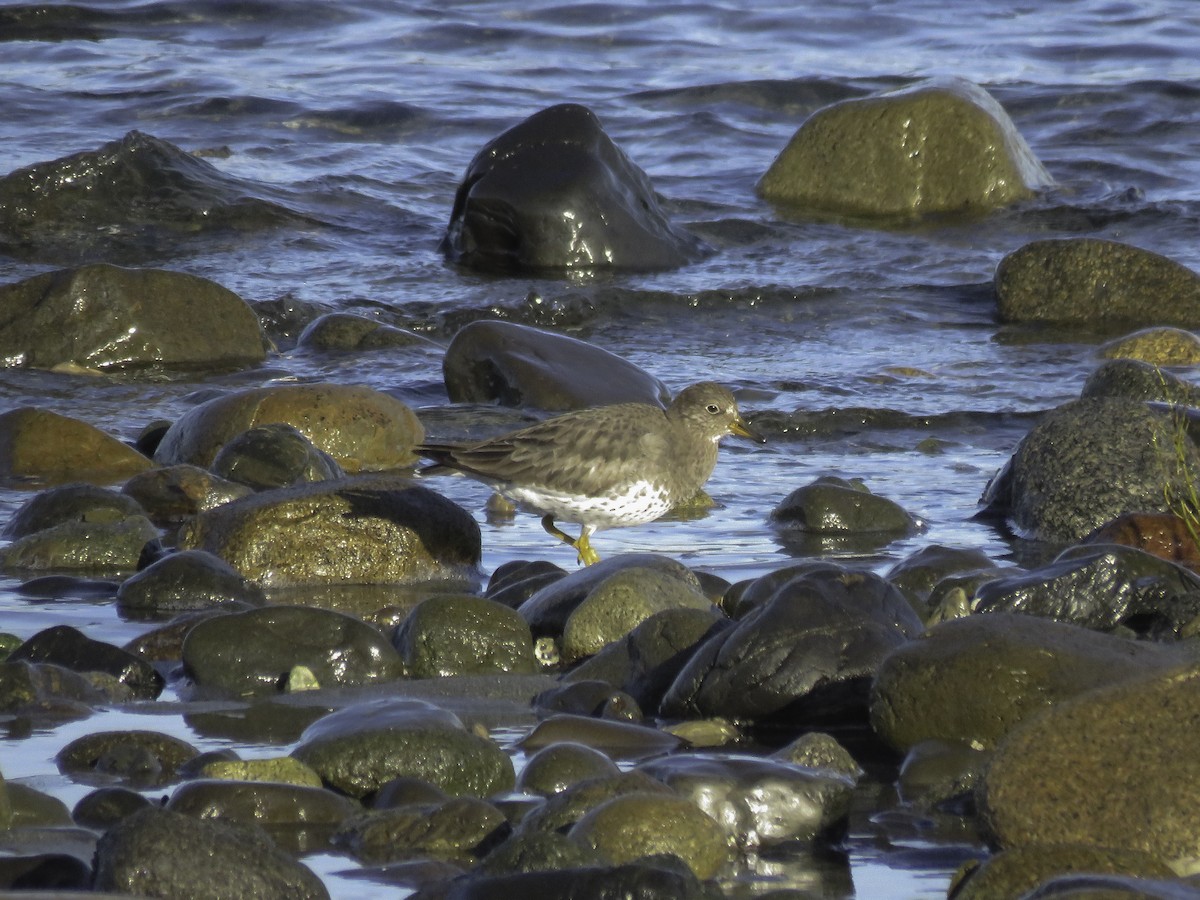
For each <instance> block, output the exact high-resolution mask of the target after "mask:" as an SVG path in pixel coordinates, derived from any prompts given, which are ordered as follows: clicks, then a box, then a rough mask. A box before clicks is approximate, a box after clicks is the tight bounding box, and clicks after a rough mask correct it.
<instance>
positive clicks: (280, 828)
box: [166, 778, 362, 849]
mask: <svg viewBox="0 0 1200 900" xmlns="http://www.w3.org/2000/svg"><path fill="white" fill-rule="evenodd" d="M166 808H167V809H169V810H172V811H173V812H178V813H183V814H184V815H188V816H194V817H195V818H197V819H219V820H221V821H222V822H236V823H238V824H241V825H258V826H260V827H262V828H263V829H265V830H266V832H267V833H268V834H272V835H274V834H277V833H278V834H282V833H284V832H285V830H286V831H292V832H293V834H291V835H289V836H288V837H289V840H290V842H291V843H293V844H294V843H295V840H294V839H295V837H296V835H295V834H294V832H295V831H296V830H299V829H303V830H305V831H310V832H316V833H318V834H319V836H320V840H319V844H320V846H321V849H324V846H325V845H327V843H328V840H329V837H330V836H331V835H332V834H333V831H334V830H335V829H336V828H338V827H339V826H341V825H342V823H344V822H345V821H346V820H348V819H350V818H351V817H352V816H355V815H358V814H359V813H361V812H362V806H361V805H360V804H358V803H357V802H355V801H354V800H351V799H350V798H349V797H345V796H343V795H341V794H335V793H334V792H333V791H330V790H326V789H325V788H322V787H309V786H306V785H297V784H280V783H275V782H270V781H228V780H216V779H207V778H206V779H201V780H198V781H188V782H185V783H184V784H181V785H180V786H179V787H178V788H176V789H175V792H174V793H173V794H172V795H171V799H170V800H169V801H168V802H167V805H166ZM313 843H317V841H314V842H313Z"/></svg>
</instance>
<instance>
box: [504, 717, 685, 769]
mask: <svg viewBox="0 0 1200 900" xmlns="http://www.w3.org/2000/svg"><path fill="white" fill-rule="evenodd" d="M562 741H575V742H578V743H580V744H585V745H587V746H589V747H595V748H596V749H598V750H603V751H604V752H605V753H607V754H608V755H609V756H611V757H614V758H616V759H645V758H646V757H648V756H654V755H656V754H659V753H667V752H669V751H672V750H675V749H678V747H679V746H680V745H681V743H682V741H680V739H679V738H677V737H675V736H674V735H672V734H669V733H668V732H666V731H662V730H660V729H657V728H653V727H650V726H648V725H641V724H638V723H635V722H627V721H620V720H615V719H597V718H592V717H590V716H577V715H571V714H570V713H556V714H554V715H551V716H549V717H547V718H545V719H543V720H542V721H541V722H539V723H538V724H537V726H536V727H535V728H534V729H533V731H531V732H530V733H529V734H527V735H526V736H525V737H524V738H522V739H521V741H520V743H519V744H518V746H520V747H521V748H522V749H523V750H525V751H531V750H534V751H535V750H540V749H541V748H543V747H547V746H549V745H551V744H557V743H560V742H562Z"/></svg>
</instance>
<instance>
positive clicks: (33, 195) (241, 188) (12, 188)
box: [0, 131, 299, 262]
mask: <svg viewBox="0 0 1200 900" xmlns="http://www.w3.org/2000/svg"><path fill="white" fill-rule="evenodd" d="M256 194H257V195H258V196H255V195H256ZM289 221H299V217H298V216H296V215H295V214H294V213H291V212H290V211H289V210H287V209H285V208H284V207H283V206H281V205H279V204H277V203H274V202H271V201H270V200H269V199H266V198H265V197H264V196H263V191H262V190H261V189H259V188H257V187H256V186H255V185H253V184H251V183H250V182H247V181H243V180H241V179H238V178H234V177H232V176H229V175H226V174H224V173H223V172H221V171H220V170H218V169H216V168H215V167H213V166H212V164H210V163H207V162H205V161H204V160H202V159H199V158H198V157H196V156H193V155H192V154H190V153H186V152H184V151H183V150H180V149H179V148H178V147H176V146H174V145H172V144H170V143H168V142H166V141H163V140H160V139H159V138H156V137H153V136H151V135H148V134H143V133H141V132H139V131H131V132H129V133H128V134H126V135H125V137H123V138H121V139H120V140H116V141H111V142H109V143H107V144H104V145H102V146H101V147H99V148H98V149H96V150H88V151H84V152H82V153H77V154H74V155H73V156H66V157H63V158H62V159H56V160H53V161H50V162H43V163H36V164H34V165H32V166H27V167H25V168H23V169H16V170H14V171H12V172H10V173H9V174H8V175H6V176H4V177H3V178H0V247H6V248H7V250H8V252H10V253H14V254H17V255H19V256H22V257H29V258H33V259H40V260H46V261H52V262H60V261H61V260H63V259H69V260H79V261H85V260H93V259H105V258H107V259H117V260H122V261H139V260H142V259H146V258H150V257H161V256H162V255H164V254H165V253H168V252H171V251H173V250H175V249H177V245H178V244H179V243H180V242H181V241H184V240H188V239H194V237H195V236H196V235H197V234H202V233H205V232H212V231H223V230H225V229H229V228H236V229H238V230H241V231H248V230H257V229H263V228H274V227H277V226H279V225H283V224H286V223H287V222H289Z"/></svg>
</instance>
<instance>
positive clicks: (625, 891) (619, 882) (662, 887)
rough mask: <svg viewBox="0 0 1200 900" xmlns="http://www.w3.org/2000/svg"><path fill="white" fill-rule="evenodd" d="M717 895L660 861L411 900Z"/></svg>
mask: <svg viewBox="0 0 1200 900" xmlns="http://www.w3.org/2000/svg"><path fill="white" fill-rule="evenodd" d="M722 896H724V895H723V894H721V892H720V889H719V888H717V887H715V886H709V885H706V884H704V883H702V882H701V881H700V880H699V879H697V878H696V876H695V875H694V874H692V872H691V871H690V870H688V869H687V867H686V866H684V865H682V864H679V865H678V866H673V865H669V864H668V862H667V861H666V860H664V859H662V858H661V857H660V858H655V859H654V860H641V861H637V862H633V863H630V864H628V865H623V866H600V865H586V866H580V867H572V868H561V869H555V870H551V871H531V872H515V873H509V874H482V875H467V876H465V877H463V878H460V879H457V880H455V881H454V882H453V883H452V884H450V885H449V886H448V887H446V888H444V889H441V888H437V889H433V890H431V891H429V892H426V891H418V892H417V893H415V894H413V895H412V900H494V898H496V897H537V898H538V900H615V898H618V897H636V898H637V900H720V898H721V897H722Z"/></svg>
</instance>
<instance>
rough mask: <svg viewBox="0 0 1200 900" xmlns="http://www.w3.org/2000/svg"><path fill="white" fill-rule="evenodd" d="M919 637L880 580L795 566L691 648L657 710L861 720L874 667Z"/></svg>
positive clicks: (779, 719)
mask: <svg viewBox="0 0 1200 900" xmlns="http://www.w3.org/2000/svg"><path fill="white" fill-rule="evenodd" d="M766 577H769V576H766ZM771 582H772V584H774V582H775V579H771ZM921 631H922V625H921V622H920V620H919V619H918V618H917V616H916V614H915V613H914V612H913V611H912V607H910V606H909V604H908V601H907V600H905V599H904V596H903V595H902V594H901V593H900V592H899V591H898V590H896V589H895V588H894V587H892V586H891V585H889V584H888V583H887V582H886V581H884V580H883V579H882V578H879V577H878V576H876V575H872V574H870V573H868V572H856V571H852V570H848V569H842V568H840V567H838V566H832V565H830V566H824V567H822V568H818V569H815V570H807V569H803V568H801V569H800V570H799V573H798V574H797V575H796V577H794V578H793V579H791V580H788V581H784V582H783V583H782V585H780V586H778V587H776V588H775V589H774V591H773V592H772V594H771V599H770V600H768V601H767V602H765V603H764V604H762V605H761V606H758V607H757V608H755V609H753V610H752V611H751V612H750V613H748V614H747V615H746V617H745V618H744V619H742V620H741V621H740V622H739V623H737V625H735V626H734V627H733V628H731V629H727V630H724V631H720V632H718V633H717V634H715V635H713V636H712V637H710V638H708V639H707V640H706V641H705V642H704V643H702V644H701V645H700V646H699V647H698V648H697V649H696V651H695V653H694V654H693V655H692V658H691V659H690V660H689V661H688V663H687V665H686V666H684V668H683V670H682V671H681V672H680V673H679V676H678V677H677V678H676V679H675V683H674V684H672V685H671V688H670V690H669V691H667V694H666V696H665V697H664V699H663V703H662V709H661V712H662V714H663V715H664V716H667V717H678V718H688V717H695V716H701V717H703V716H723V717H725V718H731V719H741V720H749V721H752V722H755V723H757V724H760V725H767V724H782V723H792V724H795V723H803V724H804V725H806V726H810V727H811V726H813V725H817V724H819V723H821V722H839V723H840V722H861V721H863V720H865V718H866V707H867V694H868V691H869V688H870V683H871V678H872V677H873V676H874V674H875V671H876V669H877V668H878V667H879V665H880V663H881V662H882V661H883V659H884V657H885V656H886V655H887V654H888V653H889V652H891V651H892V650H894V649H895V648H896V647H899V646H900V645H902V644H904V643H905V642H906V641H908V640H909V639H910V638H912V637H915V636H916V635H918V634H920V633H921Z"/></svg>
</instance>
